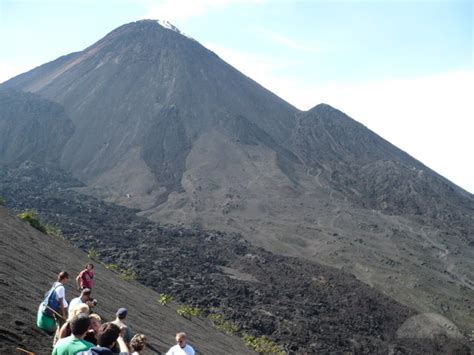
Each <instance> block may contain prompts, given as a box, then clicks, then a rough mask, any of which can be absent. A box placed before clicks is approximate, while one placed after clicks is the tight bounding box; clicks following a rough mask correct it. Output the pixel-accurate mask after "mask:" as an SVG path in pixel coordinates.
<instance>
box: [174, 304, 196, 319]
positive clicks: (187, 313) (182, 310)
mask: <svg viewBox="0 0 474 355" xmlns="http://www.w3.org/2000/svg"><path fill="white" fill-rule="evenodd" d="M176 313H178V314H179V315H180V316H182V317H185V318H188V317H189V318H191V317H201V315H202V311H201V309H199V308H197V307H190V306H186V305H180V306H178V307H177V308H176Z"/></svg>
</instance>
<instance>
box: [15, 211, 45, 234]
mask: <svg viewBox="0 0 474 355" xmlns="http://www.w3.org/2000/svg"><path fill="white" fill-rule="evenodd" d="M17 217H18V218H20V219H21V220H22V221H25V222H26V223H28V224H29V225H30V226H32V227H33V228H36V229H37V230H39V231H40V232H42V233H45V234H46V227H45V226H44V225H43V224H42V223H41V222H40V220H39V219H38V215H37V214H36V213H35V212H34V211H25V212H23V213H20V214H18V215H17Z"/></svg>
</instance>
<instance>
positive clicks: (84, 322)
mask: <svg viewBox="0 0 474 355" xmlns="http://www.w3.org/2000/svg"><path fill="white" fill-rule="evenodd" d="M90 323H91V321H90V319H89V317H88V316H87V315H86V314H83V313H81V314H79V315H78V316H77V317H75V318H73V320H72V321H71V331H72V335H71V336H69V337H67V338H63V339H60V340H59V341H58V342H57V343H56V345H55V347H54V349H53V353H52V355H75V354H76V353H78V352H79V351H85V350H89V349H90V348H92V347H93V346H94V344H92V343H89V342H88V341H85V340H84V337H85V335H86V333H87V330H88V329H89V326H90Z"/></svg>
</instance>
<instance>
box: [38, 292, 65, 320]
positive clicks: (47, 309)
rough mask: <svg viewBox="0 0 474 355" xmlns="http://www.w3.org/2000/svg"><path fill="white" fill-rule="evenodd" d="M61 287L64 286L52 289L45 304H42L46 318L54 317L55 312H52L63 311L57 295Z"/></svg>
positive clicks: (44, 301) (45, 299)
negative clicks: (57, 290)
mask: <svg viewBox="0 0 474 355" xmlns="http://www.w3.org/2000/svg"><path fill="white" fill-rule="evenodd" d="M59 286H62V284H59V285H56V286H53V287H51V289H50V290H49V291H48V293H47V294H46V297H45V298H44V300H43V302H42V303H41V305H42V306H43V307H42V308H43V314H44V315H45V316H48V317H53V314H54V312H53V311H52V310H53V309H54V310H55V311H59V310H60V309H61V305H60V304H59V300H58V297H57V295H56V289H57V288H58V287H59Z"/></svg>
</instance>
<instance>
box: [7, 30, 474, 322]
mask: <svg viewBox="0 0 474 355" xmlns="http://www.w3.org/2000/svg"><path fill="white" fill-rule="evenodd" d="M0 87H1V88H12V89H16V90H24V91H34V93H35V94H36V95H39V96H41V97H42V98H43V99H47V100H50V101H53V102H55V103H56V104H59V105H61V106H62V107H63V108H64V111H65V113H66V115H67V116H68V117H69V118H70V119H71V120H72V122H73V124H74V126H75V130H74V134H73V136H72V137H71V138H69V139H68V140H67V142H66V144H65V146H64V149H62V150H61V151H60V159H59V160H60V161H59V165H60V167H61V168H63V169H65V170H66V171H68V172H70V173H72V174H73V175H74V177H76V178H78V179H80V180H81V181H82V182H83V183H84V184H85V185H84V186H83V187H78V188H76V190H77V191H80V192H82V193H87V194H91V195H94V196H97V197H100V198H102V199H104V200H106V201H109V202H114V203H118V204H122V205H124V206H127V207H132V208H137V209H140V210H141V212H140V215H143V216H147V217H149V218H150V219H153V220H155V221H161V222H166V223H174V224H177V225H184V226H191V225H193V226H196V225H199V226H201V227H203V228H210V229H218V230H223V231H230V232H239V233H242V234H243V235H244V236H245V237H246V239H247V240H249V241H250V242H252V243H254V244H256V245H258V246H261V247H264V248H266V249H268V250H270V251H273V252H276V253H280V254H283V255H290V256H297V257H303V258H308V259H310V260H317V261H318V262H321V263H324V264H327V265H331V266H335V267H338V268H344V269H348V270H351V272H352V273H353V274H354V275H356V276H357V277H358V278H359V279H360V280H362V281H364V282H366V283H368V284H369V285H372V286H374V287H377V288H378V289H380V290H382V291H383V292H385V293H386V294H390V295H393V297H394V298H395V299H396V300H398V301H400V302H403V303H405V304H408V305H410V306H412V307H415V308H416V309H417V310H419V311H423V312H428V311H430V312H440V313H441V314H443V315H445V316H448V317H449V318H451V319H453V320H454V321H455V322H456V323H457V324H459V325H461V326H463V327H465V328H466V327H467V326H468V324H470V323H472V319H474V313H473V309H474V307H473V305H472V304H470V303H467V304H466V303H465V302H464V300H465V299H474V297H472V296H473V294H472V291H473V288H472V287H473V286H472V285H474V276H473V275H472V270H473V269H474V265H473V260H474V251H473V248H472V243H473V241H472V238H473V235H474V233H473V232H472V231H473V230H474V217H473V216H474V195H472V194H469V193H467V192H465V191H464V190H462V189H460V188H459V187H457V186H455V185H454V184H452V183H450V182H448V181H447V180H446V179H444V178H442V177H440V176H439V175H438V174H436V173H434V172H433V171H431V170H430V169H428V168H426V167H425V166H424V165H423V164H422V163H420V162H418V161H417V160H415V159H414V158H412V157H410V156H409V155H408V154H406V153H404V152H403V151H402V150H400V149H398V148H396V147H395V146H393V145H392V144H390V143H389V142H387V141H386V140H384V139H383V138H381V137H379V136H377V135H376V134H375V133H373V132H372V131H370V130H369V129H368V128H366V127H364V126H363V125H361V124H360V123H357V122H356V121H355V120H353V119H352V118H350V117H349V116H347V115H346V114H344V113H342V112H340V111H338V110H336V109H334V108H332V107H330V106H329V105H317V106H315V107H314V108H313V109H311V110H309V111H307V112H301V111H299V110H298V109H296V108H294V107H293V106H291V105H290V104H288V103H286V102H285V101H284V100H282V99H281V98H279V97H277V96H276V95H274V94H272V93H270V92H269V91H268V90H266V89H262V87H261V86H260V85H259V84H257V83H255V82H254V81H252V80H251V79H249V78H248V77H246V76H245V75H243V74H241V73H240V72H238V71H237V70H236V69H235V68H232V67H231V66H230V65H228V64H227V63H225V62H223V61H222V60H221V59H219V58H218V56H217V55H215V54H214V53H212V52H211V51H209V50H207V49H205V48H204V47H203V46H201V45H200V44H199V43H198V42H196V41H194V40H190V39H189V38H187V37H184V36H182V35H180V34H178V33H177V32H174V31H170V30H167V29H164V28H162V27H161V26H160V25H159V24H157V23H155V22H150V21H144V22H137V23H132V24H128V25H124V26H122V27H120V28H119V29H117V30H115V31H112V33H111V34H109V35H107V36H105V37H104V38H103V39H102V40H99V41H98V42H96V43H95V44H93V45H91V46H89V47H88V48H87V49H86V50H84V51H82V52H78V53H74V54H71V55H69V56H65V57H61V58H59V59H58V60H57V61H54V62H51V63H48V64H46V65H44V66H42V67H39V68H36V69H34V70H33V71H30V72H28V73H26V74H23V75H21V76H19V77H17V78H13V79H11V80H9V81H7V82H5V83H3V84H2V85H1V86H0ZM32 105H33V104H32ZM12 117H13V116H12ZM12 117H10V118H9V117H7V118H6V120H12V119H13V118H12ZM22 134H26V133H25V132H18V135H17V137H9V138H8V139H11V140H12V141H13V140H14V139H18V138H21V139H23V141H28V139H29V138H28V136H27V137H26V138H25V137H24V136H22ZM7 144H10V143H8V141H7ZM0 158H1V157H0ZM0 160H1V159H0ZM19 163H20V162H19ZM421 264H423V265H421ZM463 280H464V281H463ZM393 285H396V288H395V289H394V288H393ZM413 285H417V286H416V287H415V286H413ZM466 285H467V286H466ZM446 305H448V306H449V307H448V308H447V306H446Z"/></svg>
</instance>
